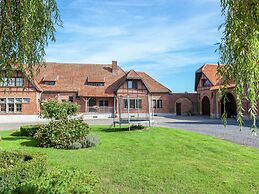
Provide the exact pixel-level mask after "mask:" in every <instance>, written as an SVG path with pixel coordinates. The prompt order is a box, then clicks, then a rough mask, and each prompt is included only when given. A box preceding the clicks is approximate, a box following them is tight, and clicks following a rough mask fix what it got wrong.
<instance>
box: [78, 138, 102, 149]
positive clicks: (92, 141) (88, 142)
mask: <svg viewBox="0 0 259 194" xmlns="http://www.w3.org/2000/svg"><path fill="white" fill-rule="evenodd" d="M79 142H80V144H81V145H82V147H83V148H88V147H95V146H96V145H97V144H99V143H100V140H99V138H98V137H97V136H95V135H87V136H86V137H84V138H82V139H81V140H80V141H79Z"/></svg>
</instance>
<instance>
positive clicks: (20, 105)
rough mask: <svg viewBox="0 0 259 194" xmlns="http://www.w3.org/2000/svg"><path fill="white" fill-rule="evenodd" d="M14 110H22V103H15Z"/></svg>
mask: <svg viewBox="0 0 259 194" xmlns="http://www.w3.org/2000/svg"><path fill="white" fill-rule="evenodd" d="M16 112H22V104H16Z"/></svg>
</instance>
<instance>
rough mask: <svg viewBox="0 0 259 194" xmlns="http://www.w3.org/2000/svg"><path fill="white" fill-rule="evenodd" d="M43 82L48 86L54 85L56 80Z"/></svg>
mask: <svg viewBox="0 0 259 194" xmlns="http://www.w3.org/2000/svg"><path fill="white" fill-rule="evenodd" d="M43 84H44V85H48V86H54V85H55V84H56V81H44V82H43Z"/></svg>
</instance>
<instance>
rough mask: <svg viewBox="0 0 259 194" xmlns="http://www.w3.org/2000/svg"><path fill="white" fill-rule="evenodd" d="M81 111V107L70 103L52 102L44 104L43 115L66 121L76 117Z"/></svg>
mask: <svg viewBox="0 0 259 194" xmlns="http://www.w3.org/2000/svg"><path fill="white" fill-rule="evenodd" d="M78 111H79V105H78V104H75V103H72V102H70V101H64V102H60V101H57V100H51V101H47V102H43V104H42V112H41V115H42V116H43V118H49V119H55V120H60V119H66V118H67V117H68V116H72V115H75V114H76V113H78Z"/></svg>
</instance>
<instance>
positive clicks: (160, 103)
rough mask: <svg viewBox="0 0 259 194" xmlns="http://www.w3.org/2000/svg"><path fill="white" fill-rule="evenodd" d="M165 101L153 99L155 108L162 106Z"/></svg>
mask: <svg viewBox="0 0 259 194" xmlns="http://www.w3.org/2000/svg"><path fill="white" fill-rule="evenodd" d="M162 107H163V101H162V100H153V108H162Z"/></svg>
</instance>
